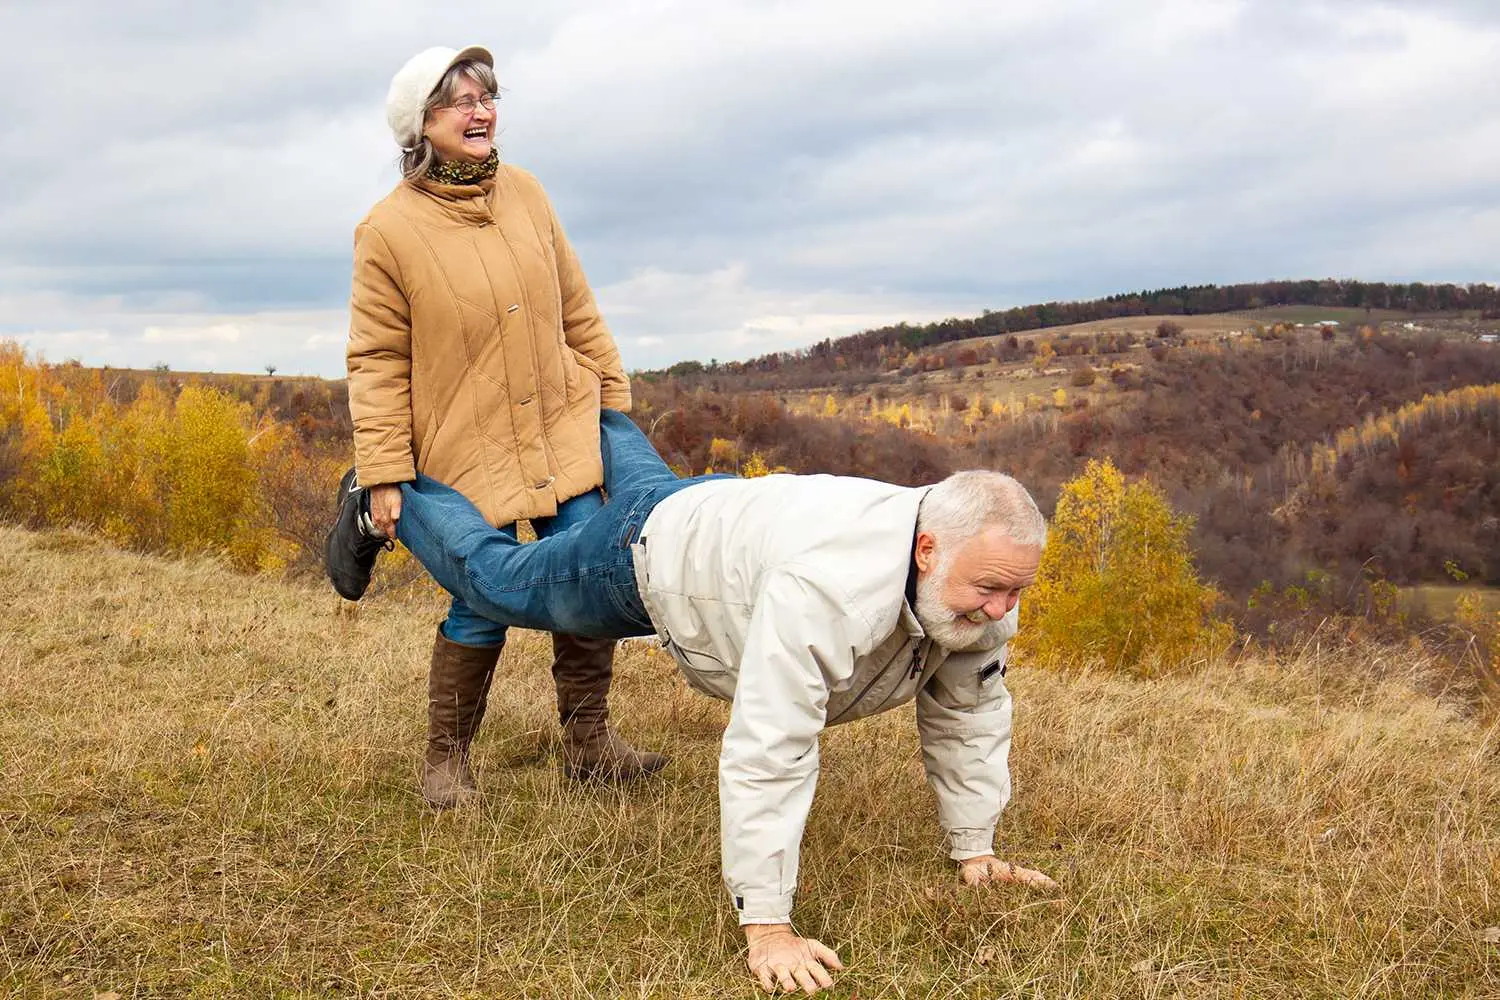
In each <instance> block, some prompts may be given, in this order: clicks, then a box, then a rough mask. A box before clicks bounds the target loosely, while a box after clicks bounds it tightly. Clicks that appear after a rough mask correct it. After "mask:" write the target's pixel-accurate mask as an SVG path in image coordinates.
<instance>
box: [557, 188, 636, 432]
mask: <svg viewBox="0 0 1500 1000" xmlns="http://www.w3.org/2000/svg"><path fill="white" fill-rule="evenodd" d="M547 211H548V213H549V214H551V216H552V249H553V252H554V253H555V254H556V255H557V281H558V286H559V287H560V288H561V290H562V325H563V338H564V339H565V340H566V341H567V343H568V346H569V347H571V348H573V350H575V351H577V352H578V353H579V354H581V355H583V356H584V357H585V358H587V359H588V360H589V361H590V362H592V365H591V366H590V367H592V368H594V369H595V370H596V371H597V372H598V373H599V388H600V399H599V405H600V406H601V407H604V408H607V409H611V410H620V411H621V412H625V413H628V412H629V411H630V377H629V376H628V375H626V374H625V365H624V363H623V362H622V361H621V360H620V349H619V347H618V346H616V344H615V338H614V336H613V335H612V334H611V333H610V332H609V327H608V326H606V325H605V323H604V317H602V316H600V315H599V305H598V303H596V302H595V301H594V292H593V290H592V289H591V288H589V282H588V278H586V277H584V274H583V265H582V264H580V263H579V262H578V255H577V254H576V253H574V252H573V245H572V244H571V243H569V242H568V235H567V233H565V232H563V228H562V223H561V222H559V221H558V219H557V213H556V212H554V211H553V209H552V202H551V201H550V200H548V202H547Z"/></svg>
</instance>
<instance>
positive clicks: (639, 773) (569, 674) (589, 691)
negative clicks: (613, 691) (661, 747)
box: [552, 633, 667, 781]
mask: <svg viewBox="0 0 1500 1000" xmlns="http://www.w3.org/2000/svg"><path fill="white" fill-rule="evenodd" d="M552 652H553V656H554V659H553V661H552V680H553V682H554V683H555V684H556V685H557V714H558V718H559V721H561V722H562V727H563V773H564V774H566V775H567V776H568V777H570V778H573V779H574V780H576V781H591V780H592V781H633V780H634V779H636V778H643V777H645V776H646V775H649V774H655V773H656V772H657V771H660V770H661V769H662V768H664V767H666V766H667V758H666V757H665V756H664V755H662V754H659V753H640V752H638V751H637V750H635V749H634V748H633V747H631V745H630V744H629V743H626V742H625V741H624V740H623V739H621V738H620V735H619V734H618V733H616V732H615V731H614V730H613V729H611V728H610V726H609V682H610V680H611V678H612V676H613V666H614V659H615V642H614V640H613V639H589V638H585V637H584V636H577V635H558V634H557V633H553V635H552Z"/></svg>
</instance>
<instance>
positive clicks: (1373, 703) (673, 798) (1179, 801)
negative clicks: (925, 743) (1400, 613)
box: [0, 528, 1500, 1000]
mask: <svg viewBox="0 0 1500 1000" xmlns="http://www.w3.org/2000/svg"><path fill="white" fill-rule="evenodd" d="M0 551H3V552H4V553H5V555H4V557H3V560H0V603H3V605H4V606H5V607H6V608H7V611H8V613H7V615H6V616H5V621H4V625H3V629H4V631H3V632H0V706H3V710H0V747H3V748H4V757H3V762H0V768H3V774H0V777H3V786H0V993H4V994H6V995H18V996H27V997H84V998H88V997H92V996H94V995H95V993H98V992H112V993H116V994H118V995H119V996H121V997H136V996H139V997H145V996H174V997H177V996H196V997H220V996H246V997H268V996H284V997H292V996H311V997H334V996H354V995H358V996H372V997H432V996H474V997H479V996H485V997H494V996H500V997H585V996H594V997H674V998H676V997H733V996H743V997H748V996H751V995H754V994H753V991H752V990H751V988H750V987H749V983H748V978H747V977H746V976H745V975H744V974H743V973H742V965H741V963H742V956H741V952H740V945H739V935H738V932H737V931H736V929H735V928H734V927H733V926H732V924H731V922H730V920H729V918H728V913H727V907H726V906H725V903H724V900H723V899H722V898H721V897H722V889H721V887H720V885H719V883H718V877H717V857H716V855H717V834H718V829H717V820H716V806H715V780H714V772H715V760H716V756H717V751H718V735H719V730H720V727H721V726H722V724H723V721H724V718H725V712H724V709H723V707H722V706H720V705H718V704H716V703H712V702H709V701H707V700H705V699H703V698H700V697H698V696H696V695H693V694H691V693H690V692H688V691H687V690H686V688H685V687H684V685H683V684H682V682H681V681H680V680H678V679H677V677H676V674H675V672H674V671H673V669H672V667H671V666H670V664H669V663H668V662H667V660H666V659H665V657H664V656H663V655H662V654H661V653H659V652H657V651H654V650H652V649H650V648H649V647H646V646H644V645H641V644H633V645H631V646H630V647H629V648H628V649H627V651H625V652H624V653H623V654H622V656H621V658H620V660H621V662H620V665H619V675H620V676H619V681H618V683H617V696H616V698H615V702H616V716H617V720H618V721H620V722H621V723H622V725H623V728H624V729H625V730H626V731H627V733H628V735H630V736H631V737H632V738H633V739H635V740H638V741H639V743H641V744H642V745H644V746H648V747H661V748H665V749H666V750H668V751H669V752H670V753H671V754H672V755H673V757H674V763H673V764H672V766H671V767H670V768H669V769H668V771H667V772H666V776H665V780H663V781H658V782H653V783H650V784H646V785H642V786H639V787H636V788H631V789H627V790H625V791H614V790H609V789H591V788H580V787H576V786H574V785H572V784H570V783H568V782H567V781H565V780H564V779H563V778H562V777H561V774H560V772H559V769H558V767H557V763H556V761H555V759H554V753H553V748H552V745H551V744H552V735H551V734H552V732H553V730H554V728H555V723H554V721H553V720H552V717H551V712H550V710H549V707H548V706H549V702H550V678H549V677H548V675H547V669H546V658H545V655H544V643H543V642H542V641H540V638H539V637H537V636H529V635H520V636H518V637H517V639H516V641H514V642H513V643H512V646H511V648H510V649H509V650H508V651H507V653H506V656H505V659H504V661H503V662H502V666H501V674H500V676H499V679H498V680H497V683H496V686H495V689H494V694H493V696H492V697H493V702H492V708H491V714H490V717H489V721H488V722H487V723H486V725H487V727H488V728H487V732H486V734H485V736H484V737H483V739H482V743H481V746H480V749H479V753H478V764H479V768H480V770H481V775H480V780H481V783H482V784H483V786H484V787H485V789H486V792H487V797H486V800H485V802H484V804H483V805H482V806H481V807H480V808H478V809H477V810H474V811H471V812H468V813H463V814H456V815H455V814H449V815H433V814H431V813H428V812H426V811H424V810H423V809H422V808H421V807H420V804H419V802H418V800H417V798H416V796H415V794H414V791H413V781H414V775H415V762H416V760H417V753H418V744H419V741H420V738H421V733H422V726H423V711H424V694H425V689H424V670H425V657H426V653H427V650H428V647H429V642H430V635H431V629H432V627H433V625H434V624H435V622H436V621H437V618H438V616H439V614H440V612H439V610H438V608H439V605H438V603H437V602H436V600H433V601H432V602H431V603H426V602H422V601H418V602H416V604H414V605H413V604H398V603H394V602H382V603H377V604H374V605H370V606H361V607H359V609H358V613H357V614H352V613H348V611H347V609H346V607H345V606H343V605H341V604H340V603H339V602H338V601H337V600H336V599H335V598H334V597H333V596H332V595H331V594H329V593H327V592H326V591H324V590H322V589H320V588H312V587H307V586H302V585H289V584H285V583H281V582H278V581H276V580H274V579H270V578H267V577H238V576H231V575H228V574H226V573H225V572H224V571H222V570H221V569H219V568H218V567H217V566H216V565H215V564H213V563H211V562H206V561H198V562H171V561H167V560H162V559H158V558H153V557H147V556H140V555H133V554H127V553H123V552H119V551H116V550H113V549H110V548H108V547H106V546H104V545H103V544H101V543H98V542H95V541H92V540H89V539H86V538H83V537H82V536H78V535H72V534H63V533H55V534H30V533H26V532H22V531H18V530H13V529H5V528H0ZM1011 676H1012V687H1013V690H1014V691H1015V694H1016V698H1017V706H1018V707H1017V740H1016V745H1015V749H1014V754H1013V758H1012V763H1013V769H1014V774H1015V780H1016V789H1017V790H1016V798H1015V800H1014V802H1013V805H1012V808H1011V809H1010V810H1009V811H1008V812H1007V814H1006V817H1005V819H1004V822H1003V825H1002V833H1001V843H1002V845H1003V848H1002V852H1003V853H1004V854H1005V855H1006V856H1007V857H1009V858H1012V859H1014V860H1015V861H1017V862H1021V863H1026V864H1030V865H1033V866H1035V867H1039V868H1042V869H1043V870H1046V871H1048V872H1050V873H1052V874H1053V875H1054V876H1056V877H1057V879H1058V881H1059V882H1061V883H1062V885H1063V887H1064V890H1065V896H1064V897H1063V899H1062V901H1061V903H1060V904H1059V905H1057V906H1054V905H1052V904H1051V903H1050V902H1048V901H1046V900H1043V899H1040V898H1038V897H1035V896H1030V895H1027V894H1025V893H1024V892H1021V891H1017V890H1011V891H996V892H988V893H977V894H976V893H960V892H958V891H957V890H955V889H953V888H952V887H951V884H950V882H951V879H952V874H951V869H950V866H949V863H948V862H946V861H945V860H944V859H943V858H942V857H941V855H940V851H939V840H938V836H937V832H936V829H935V822H934V807H933V803H932V799H931V797H930V794H929V793H928V792H927V790H926V789H925V785H924V782H923V779H922V775H921V765H920V758H919V756H918V751H917V746H916V742H915V738H914V733H913V726H912V724H911V718H910V715H909V714H908V713H906V712H897V713H892V714H890V715H888V716H885V717H882V718H879V719H876V720H871V721H868V722H865V723H859V724H855V725H852V726H849V727H846V728H841V729H838V730H835V731H834V732H833V733H831V734H830V735H828V736H827V737H826V739H825V741H824V758H825V764H824V768H823V779H822V785H821V788H820V790H819V797H818V802H817V805H816V806H815V808H814V811H813V815H812V819H811V822H810V824H809V828H808V834H807V841H806V848H805V852H804V866H803V871H804V879H803V886H802V893H801V902H800V904H799V908H798V917H799V925H800V927H801V928H803V930H804V931H805V932H808V933H812V934H814V935H815V936H818V937H821V938H822V939H823V940H825V941H827V942H829V943H831V944H833V945H834V946H835V947H836V948H837V949H838V950H839V951H840V953H841V955H842V956H843V958H844V960H845V961H846V963H847V964H848V965H849V971H848V972H847V973H846V974H844V975H843V976H842V977H841V978H840V981H839V986H838V988H837V989H836V990H835V991H834V993H833V995H834V996H840V997H856V996H858V997H864V998H871V997H975V998H978V997H986V998H989V997H996V996H1018V997H1035V998H1043V997H1045V998H1058V997H1091V998H1113V997H1121V998H1123V997H1240V998H1243V997H1286V996H1300V997H1329V998H1332V997H1340V998H1345V997H1413V996H1450V997H1470V998H1476V1000H1477V998H1480V997H1493V996H1496V995H1500V943H1497V942H1496V940H1495V939H1496V938H1497V937H1500V931H1494V930H1487V929H1489V928H1495V927H1496V926H1497V925H1500V728H1497V725H1496V724H1495V723H1493V722H1489V723H1486V722H1482V721H1480V720H1477V719H1474V718H1471V717H1468V716H1466V715H1465V714H1464V710H1463V709H1462V708H1461V707H1460V700H1459V699H1454V700H1452V701H1451V702H1450V701H1448V700H1445V699H1444V698H1441V697H1434V696H1433V695H1432V694H1424V693H1420V691H1429V692H1430V691H1434V690H1439V689H1440V688H1441V685H1442V681H1441V678H1437V677H1433V676H1430V675H1429V674H1428V667H1427V666H1426V665H1424V663H1423V662H1421V661H1420V660H1416V659H1414V658H1413V657H1412V656H1411V655H1410V654H1409V653H1408V652H1407V651H1405V650H1401V651H1396V652H1394V653H1390V654H1387V653H1383V652H1380V651H1378V650H1376V651H1371V652H1370V653H1368V654H1367V655H1365V656H1364V657H1363V658H1361V659H1359V660H1357V661H1356V660H1344V659H1338V658H1335V657H1332V656H1330V655H1328V654H1320V653H1317V652H1316V651H1314V650H1308V651H1304V655H1302V656H1301V657H1300V658H1298V659H1296V660H1294V661H1291V662H1287V663H1284V664H1282V665H1276V664H1273V663H1267V662H1261V661H1247V662H1242V663H1239V664H1220V665H1216V666H1213V667H1211V668H1209V669H1207V670H1205V671H1204V672H1203V673H1201V674H1199V675H1196V676H1193V677H1190V678H1183V679H1176V680H1164V681H1157V682H1152V683H1141V682H1129V681H1125V680H1120V679H1115V678H1110V677H1103V676H1080V677H1065V676H1058V675H1050V674H1043V673H1039V672H1035V671H1028V670H1026V669H1025V667H1024V664H1022V665H1020V666H1019V667H1018V669H1016V670H1014V671H1013V672H1012V675H1011ZM1419 689H1420V691H1419Z"/></svg>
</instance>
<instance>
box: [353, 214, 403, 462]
mask: <svg viewBox="0 0 1500 1000" xmlns="http://www.w3.org/2000/svg"><path fill="white" fill-rule="evenodd" d="M399 278H400V271H399V267H398V266H397V264H396V261H395V258H394V256H393V255H392V254H391V251H390V247H389V246H387V245H386V242H385V239H384V238H383V237H382V236H381V235H380V232H379V231H378V230H376V229H375V228H374V227H373V226H371V225H369V224H368V223H366V224H364V225H361V226H360V227H359V228H358V229H356V230H355V232H354V288H353V293H352V295H351V297H350V302H349V345H348V350H347V358H348V363H349V416H350V418H351V419H352V420H353V422H354V464H355V467H356V468H358V469H359V481H360V484H361V485H363V486H375V485H379V484H382V483H404V482H408V481H410V480H412V479H415V478H416V476H417V469H416V461H415V459H414V458H413V456H412V445H411V434H412V430H411V424H412V417H411V308H410V306H409V305H408V303H407V300H406V293H405V292H403V291H402V289H401V283H400V280H399Z"/></svg>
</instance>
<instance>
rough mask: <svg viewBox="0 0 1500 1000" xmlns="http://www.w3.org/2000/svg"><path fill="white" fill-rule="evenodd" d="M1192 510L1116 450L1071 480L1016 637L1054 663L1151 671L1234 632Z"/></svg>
mask: <svg viewBox="0 0 1500 1000" xmlns="http://www.w3.org/2000/svg"><path fill="white" fill-rule="evenodd" d="M1191 528H1192V521H1191V519H1190V518H1186V517H1181V516H1178V515H1177V514H1175V513H1174V512H1173V511H1172V509H1171V507H1170V506H1169V505H1168V503H1167V501H1166V499H1165V497H1164V496H1163V495H1162V493H1161V491H1160V490H1158V489H1157V488H1156V487H1155V486H1153V485H1152V484H1151V483H1149V482H1147V481H1144V480H1142V481H1140V482H1136V483H1133V484H1131V485H1128V486H1127V485H1126V484H1125V479H1124V477H1123V476H1122V475H1121V474H1120V471H1119V470H1118V469H1116V468H1115V466H1114V463H1113V462H1110V461H1108V460H1105V461H1103V462H1099V461H1091V462H1089V463H1088V466H1087V467H1086V468H1085V470H1084V472H1083V474H1082V475H1080V476H1078V477H1077V478H1075V479H1073V480H1071V481H1069V482H1067V483H1065V484H1064V485H1063V488H1062V493H1061V495H1060V496H1059V497H1058V501H1057V513H1056V515H1055V516H1054V518H1053V522H1052V531H1051V537H1050V539H1049V541H1048V544H1047V549H1046V552H1045V554H1044V555H1043V557H1042V564H1041V569H1040V572H1039V573H1038V576H1037V583H1036V585H1035V586H1034V587H1032V588H1031V589H1030V590H1029V591H1028V592H1027V594H1026V598H1025V599H1024V600H1023V601H1022V605H1023V607H1022V628H1021V632H1020V634H1019V635H1018V637H1017V643H1018V644H1019V646H1020V648H1021V649H1022V650H1023V651H1027V652H1030V653H1031V654H1032V655H1033V656H1035V657H1036V659H1037V660H1038V662H1040V663H1042V664H1044V665H1047V666H1052V667H1084V666H1091V665H1099V666H1103V667H1104V668H1106V669H1108V670H1113V671H1119V672H1124V673H1131V674H1136V675H1139V676H1150V675H1154V674H1157V673H1162V672H1165V671H1169V670H1172V669H1174V668H1176V667H1179V666H1180V665H1182V664H1183V663H1184V662H1185V661H1186V660H1188V659H1189V658H1190V657H1191V656H1193V655H1194V654H1195V653H1207V652H1211V651H1212V650H1213V649H1214V648H1216V647H1220V646H1222V645H1224V644H1225V643H1226V642H1227V640H1228V639H1229V637H1230V630H1229V627H1228V626H1227V625H1226V624H1224V623H1222V622H1219V621H1217V620H1216V619H1215V618H1214V617H1213V613H1212V611H1213V607H1214V605H1215V604H1216V603H1217V601H1218V594H1217V592H1215V591H1214V589H1213V588H1212V587H1209V586H1207V585H1205V584H1203V583H1201V582H1200V581H1199V580H1198V575H1197V572H1196V570H1195V569H1194V567H1193V556H1192V551H1191V549H1190V548H1189V546H1188V532H1189V531H1190V530H1191Z"/></svg>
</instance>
